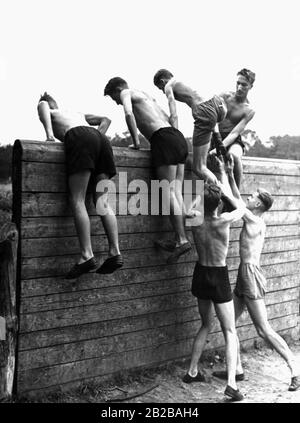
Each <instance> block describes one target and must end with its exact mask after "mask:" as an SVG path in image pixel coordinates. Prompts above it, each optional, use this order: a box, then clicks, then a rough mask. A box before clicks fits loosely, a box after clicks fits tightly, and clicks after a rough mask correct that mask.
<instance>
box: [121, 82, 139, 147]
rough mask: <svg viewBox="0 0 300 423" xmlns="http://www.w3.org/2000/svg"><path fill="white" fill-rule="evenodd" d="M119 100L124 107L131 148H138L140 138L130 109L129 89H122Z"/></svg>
mask: <svg viewBox="0 0 300 423" xmlns="http://www.w3.org/2000/svg"><path fill="white" fill-rule="evenodd" d="M121 101H122V104H123V108H124V113H125V120H126V123H127V127H128V129H129V132H130V135H131V137H132V140H133V148H135V149H136V150H138V149H139V148H140V140H139V136H138V130H137V126H136V121H135V117H134V114H133V111H132V102H131V95H130V91H129V90H123V91H122V92H121Z"/></svg>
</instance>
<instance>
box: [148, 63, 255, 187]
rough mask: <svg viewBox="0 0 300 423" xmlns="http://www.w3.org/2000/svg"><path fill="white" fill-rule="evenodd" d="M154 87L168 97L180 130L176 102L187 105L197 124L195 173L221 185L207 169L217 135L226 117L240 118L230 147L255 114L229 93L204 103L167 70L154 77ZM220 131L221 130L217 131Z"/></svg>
mask: <svg viewBox="0 0 300 423" xmlns="http://www.w3.org/2000/svg"><path fill="white" fill-rule="evenodd" d="M154 84H155V85H156V86H157V87H158V88H159V89H160V90H162V91H164V93H165V94H166V96H167V98H168V102H169V108H170V113H171V118H170V121H171V122H172V124H173V125H174V126H175V127H177V125H178V119H177V112H176V102H175V100H177V101H180V102H183V103H185V104H187V105H188V106H189V107H190V108H191V110H192V115H193V118H194V119H195V121H194V133H193V171H194V173H195V174H196V175H197V176H198V177H199V178H200V179H204V180H206V181H208V182H209V181H210V182H213V183H217V177H216V176H215V175H214V174H213V173H212V172H211V171H210V170H209V169H208V168H207V155H208V152H209V150H210V143H211V137H212V133H213V131H214V130H215V129H216V126H217V124H218V123H219V122H221V121H222V120H224V119H225V118H226V117H229V116H232V115H233V116H235V118H236V119H237V116H238V117H239V118H240V121H239V123H238V124H237V125H236V126H235V127H234V128H233V129H232V130H231V132H230V134H229V135H228V137H226V138H225V140H224V142H225V145H226V146H227V147H228V146H229V145H230V144H231V143H233V142H234V141H235V140H236V138H237V137H238V136H239V135H240V134H241V133H242V131H243V130H244V129H245V126H246V124H247V123H248V122H249V120H250V119H252V117H253V116H254V112H253V110H251V109H250V108H246V107H245V105H244V103H241V102H239V101H236V99H235V96H234V95H229V93H225V94H220V95H215V96H213V97H212V98H211V99H209V100H207V101H204V98H202V97H201V96H200V95H199V94H198V92H197V91H195V90H193V89H192V88H190V87H188V86H187V85H186V84H184V83H183V82H181V81H177V80H176V79H175V78H174V76H173V74H172V73H171V72H170V71H168V70H167V69H160V70H159V71H158V72H156V74H155V75H154ZM217 130H218V129H217Z"/></svg>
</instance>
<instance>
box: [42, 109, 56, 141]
mask: <svg viewBox="0 0 300 423" xmlns="http://www.w3.org/2000/svg"><path fill="white" fill-rule="evenodd" d="M38 115H39V118H40V121H41V122H42V124H43V126H44V129H45V132H46V137H47V139H46V141H55V137H54V134H53V128H52V120H51V113H50V107H49V104H48V103H47V101H40V102H39V104H38Z"/></svg>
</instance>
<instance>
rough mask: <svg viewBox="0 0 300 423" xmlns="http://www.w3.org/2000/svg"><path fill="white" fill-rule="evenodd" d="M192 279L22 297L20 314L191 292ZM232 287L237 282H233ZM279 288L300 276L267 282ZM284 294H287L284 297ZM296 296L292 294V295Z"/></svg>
mask: <svg viewBox="0 0 300 423" xmlns="http://www.w3.org/2000/svg"><path fill="white" fill-rule="evenodd" d="M191 282H192V278H191V277H187V278H176V279H170V280H164V281H162V280H158V281H152V282H147V284H144V283H143V284H130V285H125V286H120V285H118V286H115V287H107V288H99V289H93V290H89V291H79V292H76V291H75V292H67V293H65V294H63V293H62V294H48V295H40V296H35V297H29V298H23V299H22V302H21V309H20V312H21V313H34V312H35V313H36V312H40V311H49V310H60V309H67V308H72V307H76V306H77V305H78V304H80V305H81V306H88V305H95V304H99V305H102V304H107V303H109V302H115V301H126V300H130V299H138V298H146V297H151V296H157V295H164V294H175V293H176V294H177V293H180V292H184V291H187V290H189V289H190V287H191ZM232 282H233V284H235V280H234V279H232ZM273 284H274V287H275V289H276V290H278V289H280V290H281V291H280V292H282V290H287V289H288V288H289V289H291V288H293V287H298V286H299V280H298V274H294V275H288V276H283V277H278V278H275V279H273V278H271V279H269V280H268V291H269V292H271V291H274V287H273ZM283 295H284V294H283ZM291 295H293V293H292V294H291Z"/></svg>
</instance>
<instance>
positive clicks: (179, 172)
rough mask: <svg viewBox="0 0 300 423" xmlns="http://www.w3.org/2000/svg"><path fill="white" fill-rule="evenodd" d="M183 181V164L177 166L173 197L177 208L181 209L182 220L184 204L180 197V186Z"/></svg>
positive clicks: (184, 212)
mask: <svg viewBox="0 0 300 423" xmlns="http://www.w3.org/2000/svg"><path fill="white" fill-rule="evenodd" d="M183 179H184V164H178V165H177V169H176V184H175V195H176V199H177V202H178V204H179V206H180V207H181V209H182V214H183V218H185V215H186V209H185V204H184V201H183V196H182V185H183Z"/></svg>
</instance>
